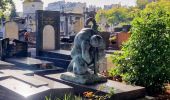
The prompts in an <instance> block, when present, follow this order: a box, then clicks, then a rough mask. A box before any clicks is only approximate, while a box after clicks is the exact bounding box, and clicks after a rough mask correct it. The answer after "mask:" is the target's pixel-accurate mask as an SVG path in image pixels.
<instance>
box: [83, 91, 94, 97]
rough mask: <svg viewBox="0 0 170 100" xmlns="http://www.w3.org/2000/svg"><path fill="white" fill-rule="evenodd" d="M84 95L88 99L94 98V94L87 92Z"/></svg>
mask: <svg viewBox="0 0 170 100" xmlns="http://www.w3.org/2000/svg"><path fill="white" fill-rule="evenodd" d="M83 95H84V97H86V98H92V97H93V96H94V93H93V92H89V91H87V92H84V93H83Z"/></svg>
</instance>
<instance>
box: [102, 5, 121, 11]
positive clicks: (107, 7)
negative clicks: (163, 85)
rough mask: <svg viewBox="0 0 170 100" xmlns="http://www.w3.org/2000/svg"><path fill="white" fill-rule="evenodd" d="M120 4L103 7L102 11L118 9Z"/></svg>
mask: <svg viewBox="0 0 170 100" xmlns="http://www.w3.org/2000/svg"><path fill="white" fill-rule="evenodd" d="M120 6H121V4H111V5H104V10H109V9H112V8H114V7H115V8H118V7H120Z"/></svg>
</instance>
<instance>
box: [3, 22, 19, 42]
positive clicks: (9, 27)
mask: <svg viewBox="0 0 170 100" xmlns="http://www.w3.org/2000/svg"><path fill="white" fill-rule="evenodd" d="M18 32H19V28H18V24H17V23H16V22H13V21H8V22H6V23H5V34H4V36H3V38H10V39H19V33H18Z"/></svg>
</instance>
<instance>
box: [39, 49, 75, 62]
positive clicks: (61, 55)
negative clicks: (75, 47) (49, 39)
mask: <svg viewBox="0 0 170 100" xmlns="http://www.w3.org/2000/svg"><path fill="white" fill-rule="evenodd" d="M70 55H71V52H70V51H67V50H54V51H43V52H41V55H40V56H43V57H51V58H58V59H64V60H71V59H72V58H71V56H70Z"/></svg>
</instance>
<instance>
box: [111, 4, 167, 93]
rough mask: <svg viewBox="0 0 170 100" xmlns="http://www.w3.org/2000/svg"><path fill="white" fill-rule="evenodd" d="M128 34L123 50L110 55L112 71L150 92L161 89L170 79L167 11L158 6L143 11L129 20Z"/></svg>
mask: <svg viewBox="0 0 170 100" xmlns="http://www.w3.org/2000/svg"><path fill="white" fill-rule="evenodd" d="M131 33H132V35H131V37H130V39H129V41H128V42H127V43H126V44H124V46H123V48H122V51H123V53H121V54H120V53H115V54H114V55H113V56H112V59H113V62H114V63H115V64H116V65H117V67H116V68H115V70H116V71H115V72H116V73H119V74H120V75H122V76H123V79H124V81H126V82H127V83H130V84H134V85H140V86H144V87H146V90H147V91H148V93H150V94H152V93H157V92H160V91H162V88H163V87H164V83H166V82H168V81H169V80H170V12H169V11H167V10H165V9H164V8H163V7H161V6H157V7H155V8H154V9H152V10H151V9H150V10H149V11H147V10H146V9H145V10H143V11H142V12H141V13H140V14H139V16H137V17H136V18H135V19H134V20H133V21H132V29H131Z"/></svg>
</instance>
